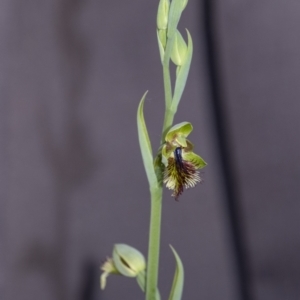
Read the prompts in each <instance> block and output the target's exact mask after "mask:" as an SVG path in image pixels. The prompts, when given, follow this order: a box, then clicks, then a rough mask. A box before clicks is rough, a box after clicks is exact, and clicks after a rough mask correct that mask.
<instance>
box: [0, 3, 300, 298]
mask: <svg viewBox="0 0 300 300" xmlns="http://www.w3.org/2000/svg"><path fill="white" fill-rule="evenodd" d="M157 4H158V1H138V0H133V1H111V0H110V1H108V0H106V1H105V0H102V1H94V0H91V1H85V2H83V1H79V0H77V1H74V0H73V1H72V0H60V1H58V0H56V1H54V0H43V1H39V0H31V1H21V0H2V1H1V2H0V99H1V100H0V166H1V167H0V195H1V199H2V200H1V209H0V298H1V299H3V300H38V299H43V300H67V299H72V300H83V299H84V300H90V299H99V300H100V299H101V300H104V299H107V300H112V299H113V300H117V299H143V296H142V293H141V292H140V290H139V288H138V287H137V285H136V283H135V282H134V280H132V279H127V278H122V277H116V276H114V277H113V276H111V277H110V278H109V279H108V285H107V289H106V290H105V291H104V292H101V291H100V290H99V287H98V278H99V275H100V272H99V269H98V266H99V265H100V264H101V262H102V261H103V260H104V259H105V257H106V256H107V255H110V254H111V250H112V246H113V244H114V243H120V242H122V243H128V244H130V245H132V246H134V247H136V248H138V249H140V250H141V251H142V252H143V253H144V254H146V253H147V242H148V221H149V195H148V186H147V180H146V176H145V174H144V170H143V165H142V160H141V156H140V153H139V146H138V139H137V130H136V109H137V105H138V103H139V100H140V98H141V96H142V94H143V93H144V92H145V90H148V89H149V94H148V96H147V101H146V105H145V115H146V122H147V124H148V127H149V131H150V136H151V139H152V141H153V148H154V149H156V148H157V147H158V145H159V138H160V131H161V126H162V118H163V90H162V87H163V84H162V73H161V66H160V61H159V53H158V48H157V42H156V32H155V18H156V9H157ZM216 5H217V6H216V13H217V15H216V16H217V23H216V28H215V29H216V30H215V32H216V33H217V36H216V39H217V43H218V45H219V49H220V50H221V51H220V64H221V65H220V75H221V78H222V82H223V92H224V94H223V96H224V97H223V99H224V101H226V102H225V103H224V106H225V108H226V109H225V114H226V116H227V120H229V123H228V126H229V127H228V128H229V133H230V134H229V136H228V141H229V145H230V147H231V148H230V150H231V153H232V155H233V158H234V164H233V166H232V168H233V171H234V172H235V175H236V178H237V187H236V188H237V190H238V196H239V198H238V199H239V204H240V207H241V209H242V211H241V213H242V216H243V217H244V219H243V221H244V224H245V228H246V231H245V232H243V234H244V236H245V239H246V246H247V251H248V255H249V257H250V261H249V264H250V271H251V278H252V284H251V289H252V291H253V294H254V299H255V300H283V299H287V300H296V299H299V298H300V284H299V283H300V256H299V251H300V233H299V211H300V202H299V194H300V184H299V182H300V168H299V167H300V163H299V153H300V151H299V148H300V140H299V125H300V118H299V115H300V114H299V112H300V101H299V97H300V84H299V78H300V50H299V49H300V37H299V28H300V19H299V15H300V3H299V2H298V1H279V0H272V1H270V0H259V1H258V0H255V1H246V0H240V1H235V0H222V1H221V0H218V1H216ZM201 7H202V3H201V2H199V1H198V0H190V1H189V4H188V6H187V9H186V11H185V12H184V15H183V18H182V20H181V25H180V27H181V29H183V28H185V27H186V28H188V29H189V30H190V32H191V34H192V37H193V41H194V57H193V62H192V68H191V72H190V76H189V80H188V84H187V87H186V91H185V93H184V95H183V100H182V103H181V104H180V107H179V112H178V114H177V116H176V120H175V122H182V121H190V122H192V123H193V125H194V132H193V133H192V134H191V136H190V139H191V140H192V141H193V142H194V144H195V147H196V152H197V153H199V154H200V155H201V156H203V158H204V159H205V160H206V161H207V162H208V164H209V165H208V167H207V168H205V170H204V174H203V177H204V183H203V184H202V185H199V186H197V188H195V189H192V190H189V191H187V192H185V193H184V195H183V196H182V197H181V198H180V201H179V203H176V202H175V201H174V200H173V199H172V198H171V197H170V194H171V193H170V191H166V192H165V194H164V206H163V227H162V243H161V250H162V253H161V270H160V271H161V272H160V289H161V292H162V295H163V299H167V295H168V293H169V289H170V287H171V283H172V277H173V272H174V267H175V266H174V259H173V257H172V254H171V251H170V249H169V247H168V245H169V244H172V245H173V246H174V247H175V248H176V249H177V251H178V253H179V254H180V256H181V258H182V260H183V262H184V266H185V271H186V282H185V290H184V297H183V299H189V300H193V299H195V300H198V299H199V300H202V299H211V300H218V299H222V300H235V299H238V286H237V285H238V280H237V276H236V267H235V259H234V254H233V253H234V252H233V245H232V239H231V234H230V230H229V228H230V227H229V225H228V224H229V221H228V215H227V211H226V209H225V207H226V199H225V198H226V197H225V196H224V180H223V178H222V173H221V168H220V158H219V157H220V156H219V149H218V147H217V145H218V144H217V141H216V134H215V126H214V122H213V113H212V105H211V101H212V99H211V96H210V92H209V91H210V89H209V80H208V75H207V64H206V56H205V55H206V54H205V53H206V52H205V42H204V31H203V22H202V20H201V18H202V11H201V9H202V8H201ZM90 291H92V295H90Z"/></svg>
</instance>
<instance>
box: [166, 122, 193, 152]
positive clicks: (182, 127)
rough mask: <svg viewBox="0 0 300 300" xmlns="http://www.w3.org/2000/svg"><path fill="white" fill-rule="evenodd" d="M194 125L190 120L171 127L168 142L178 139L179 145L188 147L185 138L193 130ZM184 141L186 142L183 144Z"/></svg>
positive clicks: (167, 135)
mask: <svg viewBox="0 0 300 300" xmlns="http://www.w3.org/2000/svg"><path fill="white" fill-rule="evenodd" d="M192 130H193V125H192V124H191V123H189V122H181V123H179V124H176V125H174V126H172V127H171V128H170V130H169V131H168V133H167V134H166V142H173V141H174V140H176V141H177V142H178V144H179V145H181V146H182V147H186V142H185V141H184V142H183V140H185V139H186V137H187V136H188V135H189V134H190V133H191V132H192ZM182 143H184V144H182Z"/></svg>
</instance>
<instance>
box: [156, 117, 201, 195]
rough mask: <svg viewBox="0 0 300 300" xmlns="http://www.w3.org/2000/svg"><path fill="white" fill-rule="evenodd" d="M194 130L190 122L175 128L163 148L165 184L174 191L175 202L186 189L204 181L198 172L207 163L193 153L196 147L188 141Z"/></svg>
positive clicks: (169, 133)
mask: <svg viewBox="0 0 300 300" xmlns="http://www.w3.org/2000/svg"><path fill="white" fill-rule="evenodd" d="M192 130H193V126H192V124H191V123H188V122H182V123H180V124H177V125H175V126H173V127H172V128H171V129H170V130H169V131H168V133H167V134H166V138H165V141H166V142H165V144H164V145H163V147H162V152H161V153H162V163H163V164H164V165H165V170H164V179H163V182H164V183H165V185H166V187H167V188H168V189H170V190H173V194H172V196H173V197H175V200H178V197H179V196H180V195H181V194H182V193H183V191H184V189H188V188H191V187H194V186H195V185H196V184H197V183H199V182H201V181H202V179H201V177H200V175H199V171H198V170H199V169H202V168H204V167H205V166H206V162H205V161H204V160H203V159H202V158H201V157H200V156H199V155H197V154H195V153H194V152H193V149H194V145H193V144H192V143H191V142H190V141H189V140H188V139H187V136H188V135H189V134H190V133H191V132H192Z"/></svg>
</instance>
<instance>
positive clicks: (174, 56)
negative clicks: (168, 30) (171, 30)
mask: <svg viewBox="0 0 300 300" xmlns="http://www.w3.org/2000/svg"><path fill="white" fill-rule="evenodd" d="M186 53H187V45H186V43H185V41H184V39H183V37H182V35H181V33H180V32H179V31H178V30H176V33H175V36H174V44H173V49H172V52H171V60H172V61H173V63H174V64H175V65H177V66H181V65H182V64H183V63H184V62H185V56H186Z"/></svg>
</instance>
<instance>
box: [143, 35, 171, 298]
mask: <svg viewBox="0 0 300 300" xmlns="http://www.w3.org/2000/svg"><path fill="white" fill-rule="evenodd" d="M173 40H174V39H173V37H171V38H169V39H168V42H167V46H166V51H165V58H164V61H163V78H164V90H165V106H166V107H165V117H164V123H163V130H162V139H161V143H162V144H163V143H164V141H165V135H166V132H167V130H168V129H169V128H170V127H171V126H172V124H173V119H174V115H175V111H172V109H171V104H172V84H171V76H170V68H169V62H170V55H171V49H172V46H173ZM161 177H162V176H161ZM162 191H163V187H162V184H159V185H158V186H155V187H150V192H151V215H150V231H149V246H148V247H149V248H148V262H147V278H146V300H158V299H156V298H157V296H156V295H157V294H156V292H157V282H158V267H159V246H160V230H161V211H162Z"/></svg>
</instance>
